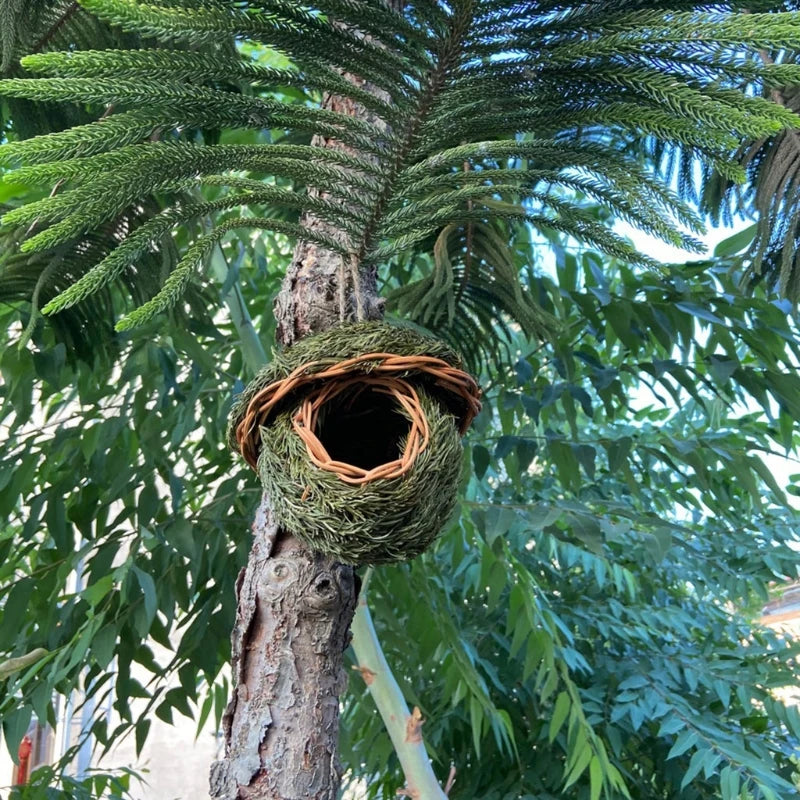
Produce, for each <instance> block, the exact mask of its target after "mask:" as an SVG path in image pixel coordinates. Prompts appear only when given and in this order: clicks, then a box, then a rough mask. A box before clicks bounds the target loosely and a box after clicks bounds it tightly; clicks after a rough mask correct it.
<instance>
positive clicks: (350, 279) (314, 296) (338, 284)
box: [275, 73, 384, 345]
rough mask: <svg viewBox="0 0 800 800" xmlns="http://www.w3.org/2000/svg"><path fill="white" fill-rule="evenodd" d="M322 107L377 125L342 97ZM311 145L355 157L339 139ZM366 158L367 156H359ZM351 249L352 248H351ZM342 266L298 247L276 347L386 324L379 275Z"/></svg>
mask: <svg viewBox="0 0 800 800" xmlns="http://www.w3.org/2000/svg"><path fill="white" fill-rule="evenodd" d="M345 77H346V78H347V79H348V80H350V81H352V82H353V83H354V84H355V85H356V86H358V87H359V88H362V89H364V88H366V89H368V90H369V89H371V87H370V85H369V84H367V83H366V82H365V81H363V80H361V79H360V78H358V77H356V76H355V75H351V74H349V73H345ZM323 107H324V108H325V109H327V110H329V111H337V112H339V113H340V114H347V115H349V116H354V117H358V118H359V119H364V120H369V121H370V122H374V123H378V120H377V119H376V118H375V117H374V116H373V115H372V114H370V113H369V112H368V111H366V110H365V109H364V108H363V107H362V106H361V105H359V104H358V103H356V102H354V101H353V100H350V99H348V98H344V97H337V96H335V95H330V96H328V97H326V98H325V101H324V102H323ZM312 144H314V145H316V146H318V147H332V148H336V149H337V150H342V151H343V152H346V153H350V154H353V153H354V152H355V151H353V150H352V149H351V148H348V147H346V146H345V145H343V144H342V143H341V142H339V141H337V140H335V139H326V138H325V137H322V136H315V137H314V138H313V140H312ZM359 155H361V156H362V157H363V153H360V154H359ZM309 194H311V195H313V196H315V197H320V198H322V199H325V200H334V199H335V198H333V197H331V195H330V194H329V193H328V192H325V191H321V190H318V189H311V190H309ZM302 224H303V225H305V226H306V227H308V228H311V229H312V230H315V231H319V232H321V233H324V234H326V235H328V236H332V237H333V238H335V239H337V240H339V241H340V242H342V243H345V241H346V237H345V236H344V235H343V234H342V232H341V231H339V230H337V229H336V228H331V227H330V225H328V224H326V223H325V222H323V221H321V220H319V219H317V218H315V217H313V216H312V215H305V216H304V217H303V220H302ZM351 245H352V243H351ZM357 270H358V273H357V275H354V274H353V270H352V265H350V264H346V263H343V259H342V256H341V255H339V254H338V253H333V252H331V251H329V250H325V249H324V248H323V247H320V246H319V245H317V244H314V243H312V242H300V243H298V246H297V247H296V248H295V250H294V254H293V256H292V263H291V264H290V265H289V268H288V269H287V270H286V275H285V277H284V279H283V285H282V287H281V291H280V294H279V295H278V297H277V298H276V300H275V318H276V320H277V323H278V334H277V335H278V341H280V342H281V343H282V344H285V345H290V344H293V343H294V342H296V341H297V340H298V339H302V338H303V337H304V336H308V334H310V333H316V332H318V331H323V330H327V329H328V328H332V327H333V326H334V325H338V324H339V323H340V322H344V321H352V320H355V319H382V318H383V306H384V299H383V298H382V297H380V296H379V295H378V290H377V274H376V272H375V270H374V269H369V270H363V269H359V268H358V267H357Z"/></svg>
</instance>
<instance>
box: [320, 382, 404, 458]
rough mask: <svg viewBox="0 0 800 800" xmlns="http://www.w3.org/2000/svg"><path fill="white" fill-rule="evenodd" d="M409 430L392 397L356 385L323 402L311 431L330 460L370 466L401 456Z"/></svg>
mask: <svg viewBox="0 0 800 800" xmlns="http://www.w3.org/2000/svg"><path fill="white" fill-rule="evenodd" d="M410 430H411V422H410V421H409V419H408V418H407V417H406V416H405V415H404V414H403V412H402V409H401V407H400V404H399V403H398V402H397V400H396V399H395V398H394V397H392V396H391V395H388V394H386V393H385V392H381V391H378V390H376V389H374V388H371V387H368V386H366V387H365V386H355V387H353V388H351V389H348V390H346V391H344V392H341V393H340V394H337V395H336V396H334V397H331V398H330V399H329V400H327V401H326V402H325V403H324V404H323V405H322V407H321V408H320V413H319V418H318V420H317V425H316V428H315V431H314V433H315V434H316V436H317V438H318V439H319V441H320V443H321V444H322V445H323V447H324V448H325V449H326V450H327V451H328V455H329V456H330V458H331V460H333V461H341V462H343V463H345V464H351V465H352V466H354V467H360V468H361V469H364V470H371V469H374V468H375V467H380V466H382V465H383V464H388V463H390V462H392V461H396V460H397V459H399V458H401V457H402V455H403V447H404V443H405V441H406V439H407V438H408V434H409V432H410Z"/></svg>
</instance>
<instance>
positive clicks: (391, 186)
mask: <svg viewBox="0 0 800 800" xmlns="http://www.w3.org/2000/svg"><path fill="white" fill-rule="evenodd" d="M49 5H51V4H42V3H35V2H28V3H25V2H21V1H20V0H6V2H5V3H3V4H2V8H3V14H4V20H5V23H4V28H3V29H4V53H5V55H4V60H5V62H6V63H8V61H9V59H11V60H12V61H13V58H14V53H15V52H16V50H17V48H18V43H19V42H23V41H29V38H30V37H29V36H28V37H27V38H26V34H25V32H24V30H23V20H26V19H28V17H30V18H31V19H33V20H34V21H35V20H36V19H38V17H37V14H38V15H39V16H41V15H42V14H45V13H47V14H49V13H51V11H52V9H50V10H49V11H45V10H44V9H45V8H46V7H47V6H49ZM72 5H73V6H74V8H75V9H77V10H78V11H79V12H80V14H81V15H84V16H86V15H89V16H91V17H92V18H93V19H96V20H98V21H99V23H101V24H103V25H104V26H110V27H108V29H110V30H114V31H118V32H119V31H122V33H120V34H119V35H120V36H122V37H129V38H128V40H126V41H125V42H124V43H123V45H122V48H123V49H120V48H119V47H109V48H108V49H80V50H75V49H70V50H69V51H64V52H60V51H54V52H33V53H32V54H30V55H27V56H25V57H24V58H22V60H21V65H22V69H23V71H24V73H23V74H24V77H11V78H8V79H5V80H3V81H1V82H0V94H2V95H4V96H5V97H6V98H12V99H24V100H27V101H35V103H36V104H37V105H38V104H40V103H41V104H55V103H58V104H59V105H58V107H59V108H61V107H63V106H64V104H74V105H75V106H77V107H79V108H81V109H88V111H89V112H90V113H93V114H94V119H93V120H92V121H88V122H84V123H83V124H78V125H73V126H67V127H65V128H64V129H63V130H56V131H54V132H49V133H46V134H44V135H38V136H33V137H31V138H27V139H24V140H20V141H12V142H9V143H7V144H5V145H4V146H3V147H2V148H0V157H2V159H3V162H4V163H5V164H6V165H10V166H19V169H16V170H15V171H13V172H11V173H10V175H9V178H8V179H9V180H11V181H14V182H16V183H22V184H26V185H41V186H42V187H44V188H45V189H46V190H47V192H48V193H49V194H47V195H46V196H43V197H42V198H41V199H39V200H37V201H35V202H31V203H28V204H27V205H24V206H22V207H20V208H15V209H13V210H11V211H9V212H8V213H6V215H5V217H4V218H3V224H4V225H5V226H6V228H7V229H21V230H24V232H25V233H26V234H27V239H26V241H25V242H24V243H23V244H22V246H21V250H22V251H23V252H24V253H27V254H29V255H30V256H33V255H35V254H43V253H51V252H55V251H57V250H58V248H68V249H69V250H70V252H71V253H73V254H76V255H75V257H74V258H72V260H71V262H70V272H69V280H68V281H67V283H68V284H69V285H67V286H65V285H64V278H63V274H62V277H61V284H59V285H57V292H54V291H48V292H47V293H46V295H45V296H46V297H48V298H49V302H47V303H46V305H45V306H44V312H45V313H50V314H52V313H55V312H59V311H63V310H64V309H67V308H70V307H72V306H75V305H76V304H79V303H81V302H83V301H85V300H86V298H89V297H91V296H93V295H95V294H96V293H97V292H99V291H101V290H102V289H103V288H104V287H106V286H107V285H108V284H109V283H110V282H112V281H114V280H116V279H118V278H120V277H121V276H125V275H126V273H127V274H130V273H131V271H133V272H135V271H136V270H137V268H138V267H137V265H139V264H140V263H141V262H142V259H146V258H147V256H148V255H149V254H152V253H153V251H154V250H157V249H159V247H161V248H162V249H164V248H163V245H164V244H165V243H168V242H169V241H170V238H171V234H172V233H173V231H174V230H175V229H176V228H178V227H180V226H187V225H189V224H192V223H193V222H198V221H199V222H201V223H202V225H200V226H199V227H198V228H197V229H196V236H195V239H194V241H193V243H192V244H191V246H189V247H188V248H187V249H186V250H185V252H184V253H183V254H182V256H181V257H180V258H178V259H175V260H174V262H173V263H170V264H169V273H168V274H167V275H162V283H161V285H160V288H159V289H158V291H155V292H150V293H149V294H148V299H146V301H144V302H140V303H139V304H138V307H136V308H135V310H133V311H132V312H131V313H129V314H128V315H127V316H126V317H124V318H123V319H121V320H120V321H119V322H118V323H117V327H118V329H127V328H131V327H133V326H136V325H140V324H142V323H144V322H146V321H148V320H150V319H151V318H152V317H153V316H154V315H156V314H158V313H159V312H162V311H165V310H167V309H170V308H172V307H174V306H175V305H176V304H177V303H178V301H179V299H180V298H181V297H182V296H183V294H184V292H185V290H186V288H187V286H189V285H190V283H191V282H192V279H193V276H194V275H195V274H196V272H197V270H198V266H199V265H201V264H202V263H203V261H204V257H206V256H207V255H208V254H209V253H210V252H211V250H212V249H213V247H214V245H215V244H216V243H217V242H218V241H219V240H220V239H221V238H222V237H223V236H225V235H226V234H227V233H228V232H229V231H232V230H247V229H253V230H262V231H272V232H276V233H279V234H285V235H287V236H289V237H292V238H303V239H306V240H309V241H314V242H317V243H318V244H320V245H321V246H323V247H325V248H327V249H329V250H333V251H335V252H339V253H340V254H341V256H342V259H343V261H346V262H347V263H348V264H349V265H350V267H351V269H352V268H353V267H355V269H356V270H361V271H366V270H379V269H380V268H381V267H382V266H383V265H385V264H387V263H389V262H391V261H392V260H393V259H394V260H397V259H398V258H400V257H406V258H408V257H409V255H410V256H412V257H415V258H416V257H418V256H421V255H426V254H432V253H434V252H435V254H436V258H434V259H433V260H432V261H431V262H430V266H428V267H426V266H425V265H424V262H423V261H420V262H419V263H420V264H421V266H420V269H422V271H423V272H424V273H427V274H423V276H422V279H421V283H420V284H419V285H418V286H417V288H416V294H414V291H413V290H412V293H411V295H410V297H409V296H406V298H405V303H406V306H408V305H413V306H415V307H418V309H419V312H420V313H421V314H423V315H427V316H426V322H427V324H428V325H429V327H434V328H442V327H445V328H446V327H448V325H451V326H452V324H453V323H454V320H455V319H456V317H457V316H458V315H459V313H460V314H462V316H463V314H465V313H466V314H467V315H468V316H469V314H472V315H473V318H474V316H475V314H477V316H478V318H480V315H481V313H483V314H484V315H485V314H486V310H487V309H489V313H490V314H495V313H503V314H505V315H507V316H510V317H511V318H512V319H516V320H517V321H518V322H519V323H520V324H522V325H523V329H525V330H527V331H529V332H535V330H536V327H537V325H538V324H540V323H542V315H540V314H537V313H536V308H535V304H534V303H533V302H532V301H531V299H530V298H529V297H527V296H526V295H525V294H524V293H523V292H522V291H521V290H520V287H519V284H518V279H517V278H515V277H513V276H509V275H508V272H509V271H508V270H507V269H504V263H505V262H507V257H505V256H504V254H503V252H502V248H498V246H497V245H498V242H497V238H498V237H497V236H496V235H492V231H493V230H496V226H497V225H498V224H499V225H501V226H508V225H510V226H511V227H512V228H514V227H518V226H519V225H520V224H525V223H532V224H533V225H535V226H539V227H542V226H544V227H546V228H548V229H551V230H556V231H559V232H562V233H566V234H568V235H570V236H573V237H575V238H577V239H578V240H580V241H582V242H584V243H586V244H588V245H591V246H594V247H596V248H598V249H600V250H601V251H604V252H606V253H608V254H610V255H613V256H616V257H620V258H622V259H624V260H627V261H633V262H635V261H638V262H643V261H646V260H647V259H645V258H644V256H641V255H639V254H638V253H636V251H635V250H634V249H633V248H632V247H631V246H630V244H629V243H627V242H626V241H624V240H623V239H621V238H620V237H618V236H617V235H615V234H614V233H613V232H612V231H610V230H609V228H608V227H607V226H605V225H603V224H601V223H599V222H598V221H597V220H596V219H595V218H593V217H591V216H590V215H588V214H586V213H585V211H583V210H582V208H581V207H580V204H579V203H578V202H575V201H574V199H573V198H574V197H575V193H579V194H580V195H581V196H588V197H590V198H592V199H594V200H596V201H598V202H600V203H601V204H602V205H604V206H605V207H607V208H608V209H609V210H610V211H612V212H614V214H615V215H617V216H618V217H621V218H624V219H627V220H629V221H630V222H632V223H634V224H635V225H637V226H638V227H640V228H641V229H643V230H645V231H647V232H649V233H652V234H655V235H657V236H659V237H661V238H662V239H664V240H666V241H668V242H670V243H673V244H678V245H682V246H684V247H690V248H691V247H695V246H696V242H695V240H694V239H693V237H692V233H696V232H698V231H699V230H700V229H701V223H700V221H699V219H698V218H697V217H696V216H695V215H694V214H693V212H692V211H691V210H690V209H689V208H688V207H687V206H686V205H685V204H683V203H682V202H681V201H680V200H679V199H678V197H677V196H675V194H673V192H671V191H670V190H669V189H668V188H667V187H666V186H665V185H664V183H663V182H662V181H660V180H659V179H657V178H655V177H653V176H652V175H651V174H649V173H648V171H647V170H646V169H645V168H644V167H643V166H642V165H641V164H640V163H639V162H638V160H637V159H636V157H635V156H634V155H626V154H624V153H622V152H619V151H618V150H615V149H613V148H612V147H610V146H609V133H612V132H615V131H616V132H620V133H623V134H634V135H636V136H638V137H649V138H651V139H652V140H653V141H656V142H662V143H665V144H669V145H679V146H680V147H681V148H683V150H684V152H688V153H690V154H692V156H696V157H698V158H700V159H702V160H703V162H704V163H706V164H708V165H710V166H711V167H713V168H714V169H715V170H717V171H718V172H719V173H720V174H722V175H724V176H727V178H729V179H733V180H736V179H738V178H739V177H740V173H741V167H739V166H737V165H736V164H735V163H733V162H732V160H731V158H730V154H731V152H732V151H733V150H735V148H737V147H739V146H740V144H741V142H742V141H753V140H758V139H759V138H763V137H769V136H772V135H775V134H778V133H780V132H781V131H783V130H786V129H788V128H793V127H794V126H795V125H796V117H795V115H794V114H793V113H792V112H791V111H790V110H789V109H788V108H786V107H784V106H782V105H780V104H776V103H774V102H772V101H771V100H770V99H769V98H767V97H762V96H760V95H759V93H758V92H752V91H750V92H747V91H744V90H745V89H746V88H747V87H748V86H752V85H759V86H760V85H762V84H765V83H774V82H776V81H780V82H781V83H784V84H785V83H787V82H792V81H796V80H798V79H800V67H796V66H794V65H787V64H773V63H769V62H765V61H764V60H763V58H761V55H760V54H763V52H764V51H765V50H774V49H777V48H787V47H789V48H795V47H800V22H798V19H797V17H796V15H795V14H793V13H791V12H784V13H775V12H774V11H772V13H766V12H759V11H758V10H757V9H755V10H756V13H750V14H747V15H743V14H741V13H738V12H739V10H740V4H738V3H715V4H708V3H687V2H678V1H677V0H674V1H673V2H648V3H642V2H639V0H622V1H621V2H613V3H611V2H586V1H585V0H582V1H579V0H572V1H570V0H542V2H535V3H534V2H530V3H519V2H510V0H484V1H482V2H476V0H456V1H455V2H451V3H447V4H445V3H440V2H432V1H430V0H422V1H421V2H409V3H407V4H406V7H405V9H404V11H403V12H402V13H398V12H394V11H392V10H389V9H387V8H385V7H384V6H382V4H379V3H373V2H366V1H365V0H321V1H320V2H315V3H309V4H297V3H294V2H288V1H287V0H264V1H262V2H241V0H215V1H214V2H211V1H210V0H160V1H159V2H155V3H141V2H135V0H80V2H79V3H75V4H72ZM748 5H749V8H750V10H751V11H752V10H754V8H753V7H754V4H752V3H751V4H748ZM755 5H756V6H757V5H758V4H755ZM762 5H764V4H762ZM772 6H774V4H771V5H769V6H767V8H768V9H772ZM67 10H69V9H67ZM30 11H36V14H32V15H31V14H30V13H28V12H30ZM62 11H63V9H62ZM9 20H10V22H9ZM130 37H133V38H130ZM253 42H256V43H258V44H259V45H261V46H264V45H266V46H268V47H272V48H274V49H275V50H276V51H277V52H279V53H281V54H282V55H283V56H285V59H284V60H285V66H283V67H281V68H275V67H274V66H265V65H263V64H261V63H259V61H258V59H257V58H254V57H252V55H251V50H252V49H251V48H249V47H248V43H253ZM142 43H144V46H143V44H142ZM86 44H87V45H89V44H90V43H89V42H87V43H86ZM131 48H133V49H131ZM39 49H42V48H39ZM29 76H32V77H29ZM324 93H329V94H332V95H336V96H340V97H343V98H348V99H350V100H352V101H354V102H355V103H357V104H360V105H361V107H363V108H364V109H366V110H367V111H368V113H367V114H365V115H363V117H362V118H360V119H354V118H353V117H352V116H348V115H346V114H341V113H337V112H336V111H330V110H326V109H324V108H322V107H321V103H320V100H321V97H322V96H323V95H324ZM229 128H240V129H258V130H264V129H268V130H269V131H270V132H271V136H270V137H269V138H270V141H268V142H266V143H265V142H263V141H258V142H256V143H254V144H252V145H240V144H239V145H231V144H226V143H225V142H224V141H220V140H219V137H218V136H217V135H216V134H214V132H219V131H221V130H223V129H229ZM209 133H210V134H211V135H209ZM312 136H316V137H322V138H324V139H335V140H337V141H338V142H340V143H341V145H342V146H341V147H338V148H334V149H331V148H322V147H319V146H317V145H318V144H319V142H320V139H319V138H317V139H313V138H312ZM51 190H52V191H51ZM152 202H157V203H158V204H159V207H160V209H161V210H160V211H159V213H156V214H153V215H151V216H150V218H149V219H146V220H139V219H138V217H140V216H141V209H142V208H143V207H144V206H146V205H147V204H148V203H152ZM301 212H309V213H311V214H313V215H314V217H315V218H317V219H319V220H322V221H324V222H325V223H327V225H328V226H329V229H330V228H332V229H335V230H336V231H338V232H341V235H337V236H335V237H332V236H328V235H326V234H325V233H323V232H320V229H319V228H315V229H313V230H312V229H310V228H309V227H308V226H304V225H301V224H299V222H298V219H300V214H301ZM132 217H136V218H137V219H136V220H135V221H133V222H132ZM140 222H141V224H139V223H140ZM109 227H110V229H111V230H112V239H113V241H112V242H110V245H111V246H110V247H109V248H107V249H108V252H98V251H97V249H96V248H92V247H88V246H87V242H90V241H91V239H92V237H93V236H96V235H97V232H98V231H101V230H103V229H109ZM686 230H689V231H690V233H688V234H687V233H685V232H684V231H686ZM28 263H35V264H37V265H38V266H37V267H36V269H38V270H39V274H38V276H37V280H38V279H39V278H42V277H43V275H42V273H43V272H44V271H46V272H47V275H46V276H44V279H43V283H44V284H47V283H48V282H51V283H52V282H54V281H55V282H56V283H57V281H58V277H59V270H60V267H58V266H54V267H49V266H47V265H49V264H50V263H51V262H49V261H47V260H44V261H43V260H42V259H39V260H36V261H34V262H28ZM43 264H44V265H45V266H43ZM495 271H497V276H495V275H493V273H494V272H495ZM498 276H501V277H498ZM417 277H419V276H417ZM509 277H511V282H510V288H509V285H508V281H507V280H506V279H507V278H509ZM501 283H503V284H506V285H505V286H502V287H501V286H500V284H501ZM39 288H40V289H43V290H44V289H45V287H44V286H40V287H39ZM54 295H55V296H54ZM443 298H444V299H443ZM456 300H458V301H459V303H457V302H456ZM462 300H463V301H465V303H464V305H465V308H464V309H459V305H460V301H462ZM470 300H471V302H472V306H471V308H470V305H469V303H470ZM398 302H400V304H401V305H402V302H403V298H400V299H399V300H398ZM462 329H463V323H462Z"/></svg>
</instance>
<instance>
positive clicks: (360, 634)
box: [352, 573, 452, 800]
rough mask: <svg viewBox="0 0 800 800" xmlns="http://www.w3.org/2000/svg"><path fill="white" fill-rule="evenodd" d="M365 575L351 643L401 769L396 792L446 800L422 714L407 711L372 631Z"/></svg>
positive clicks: (359, 669)
mask: <svg viewBox="0 0 800 800" xmlns="http://www.w3.org/2000/svg"><path fill="white" fill-rule="evenodd" d="M368 577H369V573H368V574H367V576H366V577H365V580H364V585H363V586H362V588H361V594H360V596H359V600H358V607H357V609H356V615H355V618H354V619H353V626H352V632H353V642H352V644H353V650H354V651H355V654H356V661H357V662H358V666H357V667H356V669H357V670H358V671H359V672H360V673H361V675H362V676H363V677H364V681H365V683H366V684H367V687H368V688H369V692H370V694H371V695H372V699H373V700H374V701H375V705H376V706H377V708H378V713H379V714H380V715H381V718H382V719H383V722H384V725H386V730H387V731H388V733H389V736H390V738H391V740H392V744H393V745H394V749H395V752H396V753H397V757H398V759H399V760H400V766H401V767H402V768H403V774H404V775H405V778H406V788H405V789H401V790H400V791H399V792H398V794H401V795H403V794H404V795H406V796H407V797H413V798H415V799H416V800H446V797H447V794H446V793H445V792H443V791H442V787H441V786H440V785H439V782H438V781H437V780H436V775H435V774H434V772H433V768H432V767H431V762H430V759H429V758H428V753H427V751H426V749H425V742H424V741H423V739H422V733H421V727H422V724H423V722H424V719H423V718H422V714H421V712H420V710H419V709H418V708H414V711H413V712H412V713H411V714H409V713H408V706H407V705H406V701H405V698H404V697H403V693H402V692H401V691H400V687H399V685H398V683H397V680H396V679H395V677H394V675H393V674H392V671H391V669H390V668H389V664H388V663H387V661H386V657H385V656H384V654H383V649H382V648H381V645H380V642H379V641H378V637H377V636H376V634H375V627H374V626H373V624H372V617H371V616H370V613H369V608H368V607H367V599H366V589H367V583H368ZM451 772H452V770H451Z"/></svg>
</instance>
